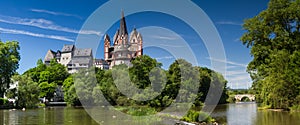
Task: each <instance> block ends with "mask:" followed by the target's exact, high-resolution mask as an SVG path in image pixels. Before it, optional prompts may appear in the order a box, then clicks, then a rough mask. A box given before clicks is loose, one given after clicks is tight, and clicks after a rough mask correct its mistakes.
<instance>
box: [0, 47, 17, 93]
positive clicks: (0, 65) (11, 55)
mask: <svg viewBox="0 0 300 125" xmlns="http://www.w3.org/2000/svg"><path fill="white" fill-rule="evenodd" d="M19 50H20V47H19V43H18V42H17V41H7V42H2V41H0V98H1V97H2V98H3V96H4V93H5V92H6V89H8V88H9V87H10V83H11V77H12V76H13V75H14V74H15V73H16V70H17V69H18V68H19V60H20V54H19Z"/></svg>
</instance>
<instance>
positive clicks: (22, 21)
mask: <svg viewBox="0 0 300 125" xmlns="http://www.w3.org/2000/svg"><path fill="white" fill-rule="evenodd" d="M0 22H3V23H9V24H17V25H26V26H33V27H38V28H41V29H47V30H55V31H62V32H68V33H76V34H77V33H80V34H87V35H92V34H93V35H98V36H100V35H101V32H98V31H94V30H81V31H78V30H75V29H70V28H67V27H62V26H59V25H56V24H55V23H54V22H52V21H50V20H46V19H27V18H19V17H10V16H2V15H0Z"/></svg>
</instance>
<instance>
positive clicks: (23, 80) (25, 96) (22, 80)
mask: <svg viewBox="0 0 300 125" xmlns="http://www.w3.org/2000/svg"><path fill="white" fill-rule="evenodd" d="M13 80H14V81H15V82H16V81H17V82H18V89H17V95H16V96H17V100H16V103H17V107H19V108H35V107H37V103H38V102H39V93H40V88H39V86H38V83H36V82H34V81H33V80H32V79H31V78H30V77H29V76H27V75H22V76H20V75H15V76H14V78H13Z"/></svg>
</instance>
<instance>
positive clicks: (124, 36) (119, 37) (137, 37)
mask: <svg viewBox="0 0 300 125" xmlns="http://www.w3.org/2000/svg"><path fill="white" fill-rule="evenodd" d="M121 15H122V16H121V20H120V28H119V29H118V30H117V31H116V33H115V35H114V37H113V39H112V40H113V41H111V39H110V37H109V35H108V34H106V35H105V36H104V60H105V61H106V62H107V63H108V64H109V67H110V68H112V67H113V66H115V65H119V64H126V65H128V66H130V65H131V63H130V62H131V60H132V59H134V58H136V57H138V56H141V55H143V38H142V35H141V34H140V33H139V32H137V30H136V29H135V28H134V29H133V31H132V32H131V33H130V36H129V35H128V31H127V26H126V20H125V17H124V12H123V11H122V14H121Z"/></svg>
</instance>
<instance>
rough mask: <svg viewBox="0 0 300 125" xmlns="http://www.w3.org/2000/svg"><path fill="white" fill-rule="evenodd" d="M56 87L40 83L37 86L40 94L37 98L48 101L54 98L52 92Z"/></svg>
mask: <svg viewBox="0 0 300 125" xmlns="http://www.w3.org/2000/svg"><path fill="white" fill-rule="evenodd" d="M56 87H57V85H56V83H54V82H53V83H50V84H49V83H48V82H42V83H40V84H39V88H40V94H39V97H45V98H46V99H48V100H50V99H51V98H53V97H54V94H53V93H54V92H55V89H56Z"/></svg>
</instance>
